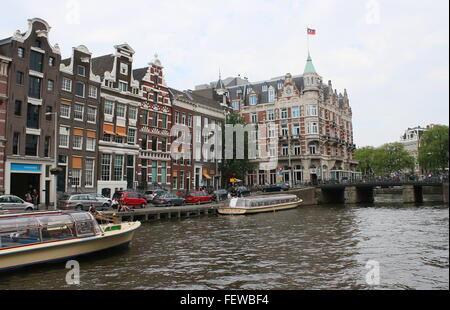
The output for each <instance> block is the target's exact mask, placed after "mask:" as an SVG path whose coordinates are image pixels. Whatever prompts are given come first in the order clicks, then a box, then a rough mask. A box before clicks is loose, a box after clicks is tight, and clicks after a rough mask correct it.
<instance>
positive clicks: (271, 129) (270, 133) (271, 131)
mask: <svg viewBox="0 0 450 310" xmlns="http://www.w3.org/2000/svg"><path fill="white" fill-rule="evenodd" d="M269 138H275V127H274V126H269Z"/></svg>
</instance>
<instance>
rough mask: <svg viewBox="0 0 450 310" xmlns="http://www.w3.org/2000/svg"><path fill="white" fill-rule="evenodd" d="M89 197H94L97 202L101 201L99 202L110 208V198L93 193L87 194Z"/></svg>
mask: <svg viewBox="0 0 450 310" xmlns="http://www.w3.org/2000/svg"><path fill="white" fill-rule="evenodd" d="M89 195H92V196H94V197H95V198H97V199H98V200H101V201H103V202H105V203H108V204H109V206H111V202H112V199H111V198H108V197H105V196H103V195H102V194H95V193H93V194H90V193H89Z"/></svg>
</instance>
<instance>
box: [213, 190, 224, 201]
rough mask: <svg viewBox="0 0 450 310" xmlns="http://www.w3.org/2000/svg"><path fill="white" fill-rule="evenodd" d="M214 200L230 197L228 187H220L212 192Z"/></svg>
mask: <svg viewBox="0 0 450 310" xmlns="http://www.w3.org/2000/svg"><path fill="white" fill-rule="evenodd" d="M212 197H213V200H214V201H222V200H227V199H228V191H227V190H226V189H219V190H217V191H214V192H213V193H212Z"/></svg>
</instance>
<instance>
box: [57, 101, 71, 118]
mask: <svg viewBox="0 0 450 310" xmlns="http://www.w3.org/2000/svg"><path fill="white" fill-rule="evenodd" d="M59 111H60V112H59V115H60V116H61V117H63V118H70V104H61V106H60V110H59Z"/></svg>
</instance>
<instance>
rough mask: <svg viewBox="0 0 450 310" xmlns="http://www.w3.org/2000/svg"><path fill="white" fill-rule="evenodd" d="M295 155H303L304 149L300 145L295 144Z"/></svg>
mask: <svg viewBox="0 0 450 310" xmlns="http://www.w3.org/2000/svg"><path fill="white" fill-rule="evenodd" d="M294 154H295V155H296V156H298V155H301V154H302V147H301V145H300V143H295V144H294Z"/></svg>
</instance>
